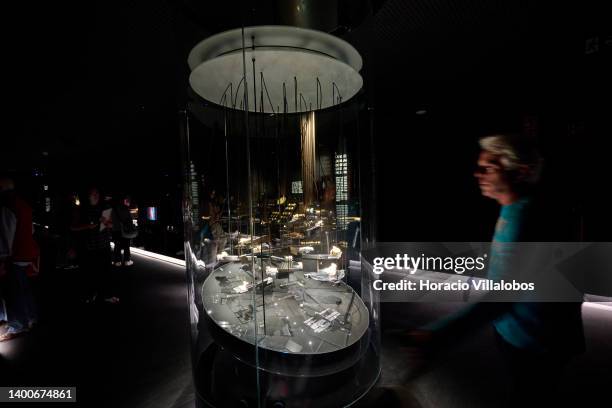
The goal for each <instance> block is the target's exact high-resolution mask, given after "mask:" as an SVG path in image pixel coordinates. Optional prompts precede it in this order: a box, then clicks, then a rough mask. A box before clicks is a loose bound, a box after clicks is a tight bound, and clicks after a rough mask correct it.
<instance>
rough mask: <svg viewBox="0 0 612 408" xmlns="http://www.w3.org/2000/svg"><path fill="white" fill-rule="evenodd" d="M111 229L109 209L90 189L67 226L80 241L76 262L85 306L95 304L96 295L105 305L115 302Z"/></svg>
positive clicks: (116, 300) (94, 190)
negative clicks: (78, 236) (79, 268)
mask: <svg viewBox="0 0 612 408" xmlns="http://www.w3.org/2000/svg"><path fill="white" fill-rule="evenodd" d="M112 227H113V222H112V215H111V209H110V208H106V206H105V205H104V203H102V201H101V197H100V191H99V190H98V189H97V188H95V187H94V188H90V189H89V191H88V194H87V203H84V204H82V205H81V206H80V207H79V208H78V210H77V211H76V213H75V216H74V219H73V222H72V227H71V230H72V231H73V232H76V233H78V234H79V235H80V236H81V239H82V240H83V241H84V245H83V248H82V253H81V256H80V257H79V259H80V267H81V274H82V278H83V282H84V286H85V288H84V290H85V292H86V293H85V296H86V299H85V301H86V302H87V303H93V302H95V301H96V299H97V298H98V297H99V296H100V297H102V298H103V299H104V300H105V301H106V302H109V303H112V304H115V303H119V298H118V297H117V296H114V293H113V292H114V287H113V286H114V285H113V280H114V279H112V278H113V277H112V276H111V274H112V271H111V270H110V266H111V248H110V240H111V230H112Z"/></svg>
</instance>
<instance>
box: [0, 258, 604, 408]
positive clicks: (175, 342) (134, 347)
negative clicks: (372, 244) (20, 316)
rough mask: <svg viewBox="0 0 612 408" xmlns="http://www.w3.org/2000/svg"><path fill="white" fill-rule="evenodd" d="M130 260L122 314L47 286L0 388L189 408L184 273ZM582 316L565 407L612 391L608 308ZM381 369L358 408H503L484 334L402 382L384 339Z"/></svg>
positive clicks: (394, 317)
mask: <svg viewBox="0 0 612 408" xmlns="http://www.w3.org/2000/svg"><path fill="white" fill-rule="evenodd" d="M134 260H135V265H134V266H133V267H131V268H130V269H126V270H125V271H124V272H123V273H124V275H123V293H122V297H121V304H120V305H101V306H95V307H84V306H82V305H81V304H80V303H78V301H77V296H76V295H75V293H76V291H75V285H74V282H75V281H76V278H75V276H76V275H75V274H77V273H78V270H72V271H62V272H60V271H58V272H56V275H55V276H54V277H51V278H49V277H48V278H47V282H44V283H45V291H44V294H45V296H44V297H43V298H42V299H41V309H42V310H41V315H42V316H41V324H40V326H39V327H38V329H36V330H35V331H33V332H32V333H31V334H30V335H29V336H27V337H23V338H20V339H15V340H13V341H10V342H5V343H0V370H1V373H2V377H0V379H1V381H0V383H2V384H3V385H4V384H11V385H17V384H20V385H39V386H41V385H47V386H56V385H66V386H68V385H70V386H76V387H78V391H77V399H78V401H79V403H78V404H77V405H79V406H107V407H108V406H112V407H130V408H157V407H160V408H161V407H164V408H168V407H171V408H186V407H192V406H194V391H193V388H192V386H191V371H190V370H191V367H190V359H189V341H188V336H189V333H188V328H187V321H188V316H187V309H186V304H187V303H186V288H185V285H184V271H183V269H182V268H181V267H180V266H176V265H172V264H168V263H164V262H161V261H157V260H152V259H148V258H145V257H142V256H140V255H134ZM389 306H391V307H389ZM451 308H454V306H453V305H450V304H446V305H438V306H436V307H432V305H412V306H411V307H407V305H405V304H404V305H401V304H396V305H385V306H384V308H383V322H384V323H383V324H384V327H385V328H386V329H394V328H400V327H402V326H406V327H407V326H408V323H407V322H411V323H412V324H415V323H418V322H422V321H426V320H427V319H430V318H432V317H433V316H435V315H437V314H440V313H444V312H445V310H444V309H451ZM583 314H584V324H585V332H586V336H587V348H588V351H587V353H585V354H584V355H582V356H580V357H579V358H577V359H576V361H574V362H573V363H572V365H571V367H570V369H569V370H568V372H567V373H566V375H565V377H564V380H563V386H562V387H561V389H562V390H563V391H562V392H563V393H564V400H565V401H568V402H569V401H575V402H577V403H579V404H580V405H581V406H589V405H591V404H590V403H589V402H594V401H596V400H597V398H603V396H606V397H608V393H609V391H608V388H607V387H606V386H605V385H608V386H609V384H612V374H611V367H612V330H611V329H610V328H612V308H611V309H606V307H605V306H604V307H601V306H600V307H593V306H584V307H583ZM382 367H383V373H382V378H381V380H380V381H379V383H378V385H377V386H376V387H375V388H374V389H373V390H372V392H371V393H370V394H369V395H368V396H367V397H366V398H364V399H363V400H362V401H360V403H359V404H358V406H359V407H369V406H383V405H384V406H386V407H387V408H393V407H436V408H443V407H467V406H470V407H494V406H498V405H499V401H500V399H503V393H504V386H505V384H506V379H505V377H504V372H503V369H502V365H501V361H500V359H499V356H498V355H497V351H496V348H495V345H494V343H493V337H492V333H491V331H490V330H489V329H485V330H482V331H481V332H479V333H474V335H473V336H470V337H469V338H468V339H467V341H465V342H463V343H462V344H460V345H457V346H456V347H455V348H454V349H453V350H449V351H448V352H447V353H445V355H443V356H440V357H439V358H438V359H437V360H436V362H435V363H434V365H433V366H432V368H431V370H429V371H428V372H426V373H425V374H424V375H422V376H420V377H418V378H417V379H414V380H409V381H406V376H407V375H408V374H410V369H411V367H410V364H408V361H407V357H406V355H405V350H403V349H402V347H401V344H400V343H399V341H398V340H397V339H396V338H395V337H394V335H393V334H392V330H387V331H386V332H385V333H384V335H383V356H382ZM71 406H74V404H71Z"/></svg>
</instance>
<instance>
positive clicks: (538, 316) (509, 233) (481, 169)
mask: <svg viewBox="0 0 612 408" xmlns="http://www.w3.org/2000/svg"><path fill="white" fill-rule="evenodd" d="M480 148H481V152H480V155H479V158H478V167H477V170H476V172H475V174H474V176H475V177H476V179H477V180H478V184H479V187H480V190H481V193H482V195H483V196H485V197H488V198H491V199H493V200H495V201H497V203H499V204H500V206H501V211H500V215H499V218H498V220H497V224H496V227H495V233H494V235H493V245H492V246H491V253H490V257H489V259H490V260H489V269H488V272H487V278H488V279H491V280H494V281H499V280H501V279H502V278H503V279H505V280H507V281H510V280H511V279H509V277H511V275H512V274H516V272H521V271H522V267H519V268H515V267H512V265H516V264H515V262H516V261H515V258H516V259H518V258H517V257H518V253H516V250H517V248H519V247H518V246H517V245H514V244H513V243H516V242H537V241H542V239H540V238H542V236H549V234H550V231H547V230H546V228H542V225H544V224H542V222H543V221H542V220H543V218H545V216H544V211H543V210H546V209H539V208H538V205H537V204H536V201H537V200H536V198H535V197H536V185H537V183H538V181H539V174H540V171H541V163H542V160H541V158H540V156H539V153H538V151H537V149H536V148H535V146H534V144H533V142H532V141H531V140H530V139H526V138H523V137H521V136H509V135H494V136H488V137H485V138H483V139H481V140H480ZM546 211H549V210H546ZM548 240H550V239H548ZM532 247H533V246H532ZM523 266H528V265H523ZM518 269H521V270H518ZM486 323H492V326H493V329H494V335H495V337H496V341H497V345H498V348H499V350H500V352H501V354H502V357H503V359H504V361H505V362H506V364H507V366H508V371H509V374H510V376H511V379H512V382H513V384H512V394H511V395H510V398H509V399H508V402H509V403H510V405H511V406H531V404H533V406H546V405H551V403H552V404H553V405H554V403H553V401H554V400H555V398H556V396H557V393H556V392H555V387H556V385H557V382H558V380H559V378H560V375H561V373H562V372H563V368H564V367H565V366H566V365H567V363H568V362H569V361H570V359H571V357H572V356H574V355H576V354H578V353H580V352H582V351H583V350H584V347H585V346H584V333H583V329H582V315H581V302H580V301H579V300H577V301H576V302H566V303H554V302H528V301H519V302H517V301H505V302H500V301H497V302H479V303H474V304H472V305H470V306H468V307H466V308H464V309H463V310H460V311H459V312H457V313H455V314H452V315H450V316H447V317H445V318H442V319H440V320H437V321H435V322H433V323H430V324H428V325H426V326H424V327H422V328H420V329H419V330H414V331H412V332H410V333H408V339H409V341H411V343H412V345H413V346H416V349H419V348H420V349H421V350H429V351H431V350H433V349H436V348H439V347H440V345H442V344H446V343H450V342H454V341H456V340H457V339H459V338H460V337H461V336H464V335H467V334H469V333H473V332H474V331H475V329H476V328H478V327H479V326H481V325H483V324H486Z"/></svg>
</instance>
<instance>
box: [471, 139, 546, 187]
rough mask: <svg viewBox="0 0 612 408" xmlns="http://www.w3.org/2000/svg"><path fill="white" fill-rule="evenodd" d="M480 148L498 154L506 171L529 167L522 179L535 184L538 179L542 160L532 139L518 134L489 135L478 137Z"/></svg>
mask: <svg viewBox="0 0 612 408" xmlns="http://www.w3.org/2000/svg"><path fill="white" fill-rule="evenodd" d="M479 143H480V148H481V149H482V150H484V151H486V152H489V153H492V154H494V155H496V156H499V161H500V163H501V165H502V167H503V168H504V170H505V171H507V172H514V171H516V170H518V169H519V168H521V167H523V166H527V168H528V169H529V171H528V174H527V175H526V177H525V178H523V179H522V181H524V182H526V183H529V184H535V183H537V182H538V181H539V179H540V173H541V172H542V165H543V160H542V157H541V156H540V153H539V152H538V149H537V148H536V146H535V143H534V142H533V140H531V139H530V138H527V137H523V136H518V135H491V136H486V137H483V138H481V139H480V141H479Z"/></svg>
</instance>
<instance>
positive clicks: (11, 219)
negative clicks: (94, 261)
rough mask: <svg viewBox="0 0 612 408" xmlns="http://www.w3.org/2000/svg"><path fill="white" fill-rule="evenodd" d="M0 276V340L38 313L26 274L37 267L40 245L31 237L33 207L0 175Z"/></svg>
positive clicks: (29, 323)
mask: <svg viewBox="0 0 612 408" xmlns="http://www.w3.org/2000/svg"><path fill="white" fill-rule="evenodd" d="M0 227H1V231H0V280H1V281H2V289H3V290H2V292H3V297H4V306H5V307H4V308H3V311H4V313H3V314H4V316H1V317H2V318H4V319H5V321H6V324H5V325H3V326H4V327H3V328H2V332H0V341H6V340H10V339H13V338H15V337H17V336H20V335H22V334H24V333H27V332H28V331H29V330H30V329H32V327H33V326H34V325H35V324H36V323H37V320H38V313H37V309H36V304H35V301H34V294H33V292H32V286H31V282H30V280H29V278H28V275H29V274H31V273H32V271H33V270H34V269H35V268H36V264H37V259H38V256H39V249H38V245H37V244H36V241H35V240H34V237H33V231H34V227H33V224H32V208H31V207H30V206H29V205H28V204H27V203H26V202H25V201H24V200H22V199H21V198H20V197H19V196H18V195H17V194H16V193H15V185H14V182H13V180H12V179H10V178H9V177H0Z"/></svg>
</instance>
